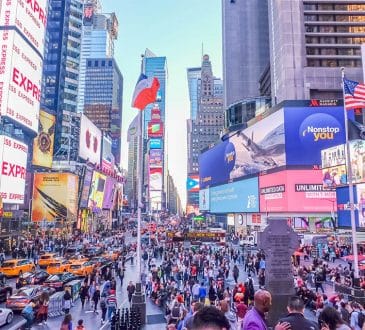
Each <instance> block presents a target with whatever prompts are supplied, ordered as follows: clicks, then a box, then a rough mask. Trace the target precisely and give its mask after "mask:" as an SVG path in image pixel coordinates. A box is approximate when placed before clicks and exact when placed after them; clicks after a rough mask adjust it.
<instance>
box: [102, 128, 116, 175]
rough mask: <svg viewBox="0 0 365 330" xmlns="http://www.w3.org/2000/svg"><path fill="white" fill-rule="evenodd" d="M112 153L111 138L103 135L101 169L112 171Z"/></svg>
mask: <svg viewBox="0 0 365 330" xmlns="http://www.w3.org/2000/svg"><path fill="white" fill-rule="evenodd" d="M114 163H115V161H114V155H113V153H112V140H111V139H110V138H109V137H107V136H105V135H103V151H102V155H101V168H102V169H103V171H112V170H113V168H114Z"/></svg>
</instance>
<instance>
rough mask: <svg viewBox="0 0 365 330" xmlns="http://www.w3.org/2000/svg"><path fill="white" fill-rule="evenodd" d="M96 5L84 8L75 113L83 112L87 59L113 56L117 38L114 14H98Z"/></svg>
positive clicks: (86, 5) (116, 21)
mask: <svg viewBox="0 0 365 330" xmlns="http://www.w3.org/2000/svg"><path fill="white" fill-rule="evenodd" d="M98 10H99V7H98V4H97V3H88V4H85V6H84V18H83V30H82V44H81V55H80V74H79V93H78V100H77V111H78V112H81V113H82V112H83V111H84V103H85V72H86V61H87V59H88V58H102V57H106V58H111V57H113V56H114V40H116V39H117V37H118V20H117V17H116V16H115V14H114V13H111V14H100V13H98V12H97V11H98Z"/></svg>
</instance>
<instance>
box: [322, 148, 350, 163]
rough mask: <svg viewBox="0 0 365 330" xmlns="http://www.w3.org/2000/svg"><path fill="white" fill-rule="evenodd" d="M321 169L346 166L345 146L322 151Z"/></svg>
mask: <svg viewBox="0 0 365 330" xmlns="http://www.w3.org/2000/svg"><path fill="white" fill-rule="evenodd" d="M321 160H322V168H329V167H333V166H339V165H346V155H345V145H344V144H340V145H338V146H335V147H331V148H327V149H323V150H322V151H321Z"/></svg>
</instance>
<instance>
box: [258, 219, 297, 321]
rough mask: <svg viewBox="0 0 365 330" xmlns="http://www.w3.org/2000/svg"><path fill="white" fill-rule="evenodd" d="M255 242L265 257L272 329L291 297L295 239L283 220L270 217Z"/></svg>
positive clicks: (293, 233)
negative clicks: (270, 299) (292, 257)
mask: <svg viewBox="0 0 365 330" xmlns="http://www.w3.org/2000/svg"><path fill="white" fill-rule="evenodd" d="M258 239H259V241H258V247H259V248H260V249H262V250H264V252H265V257H266V258H265V260H266V270H265V288H266V289H267V290H268V291H269V292H270V293H271V295H272V307H271V310H270V312H269V315H268V323H269V325H270V326H274V325H275V324H276V322H277V321H278V319H279V318H281V317H283V316H284V315H286V314H287V309H286V307H287V303H288V299H289V297H291V296H293V295H294V294H295V291H294V279H293V266H292V260H291V256H292V255H293V253H294V251H295V250H296V249H297V248H298V246H299V237H298V235H297V234H296V233H295V232H294V231H293V229H292V228H291V227H290V226H289V225H288V220H287V219H285V218H271V217H270V218H268V226H267V227H266V228H265V230H264V231H263V232H262V233H260V234H259V237H258Z"/></svg>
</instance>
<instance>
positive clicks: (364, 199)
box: [356, 183, 365, 229]
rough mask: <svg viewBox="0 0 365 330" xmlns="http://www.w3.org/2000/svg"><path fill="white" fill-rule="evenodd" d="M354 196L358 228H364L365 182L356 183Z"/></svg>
mask: <svg viewBox="0 0 365 330" xmlns="http://www.w3.org/2000/svg"><path fill="white" fill-rule="evenodd" d="M356 196H357V203H358V208H359V211H358V223H359V227H360V228H364V229H365V184H364V183H361V184H357V185H356Z"/></svg>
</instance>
